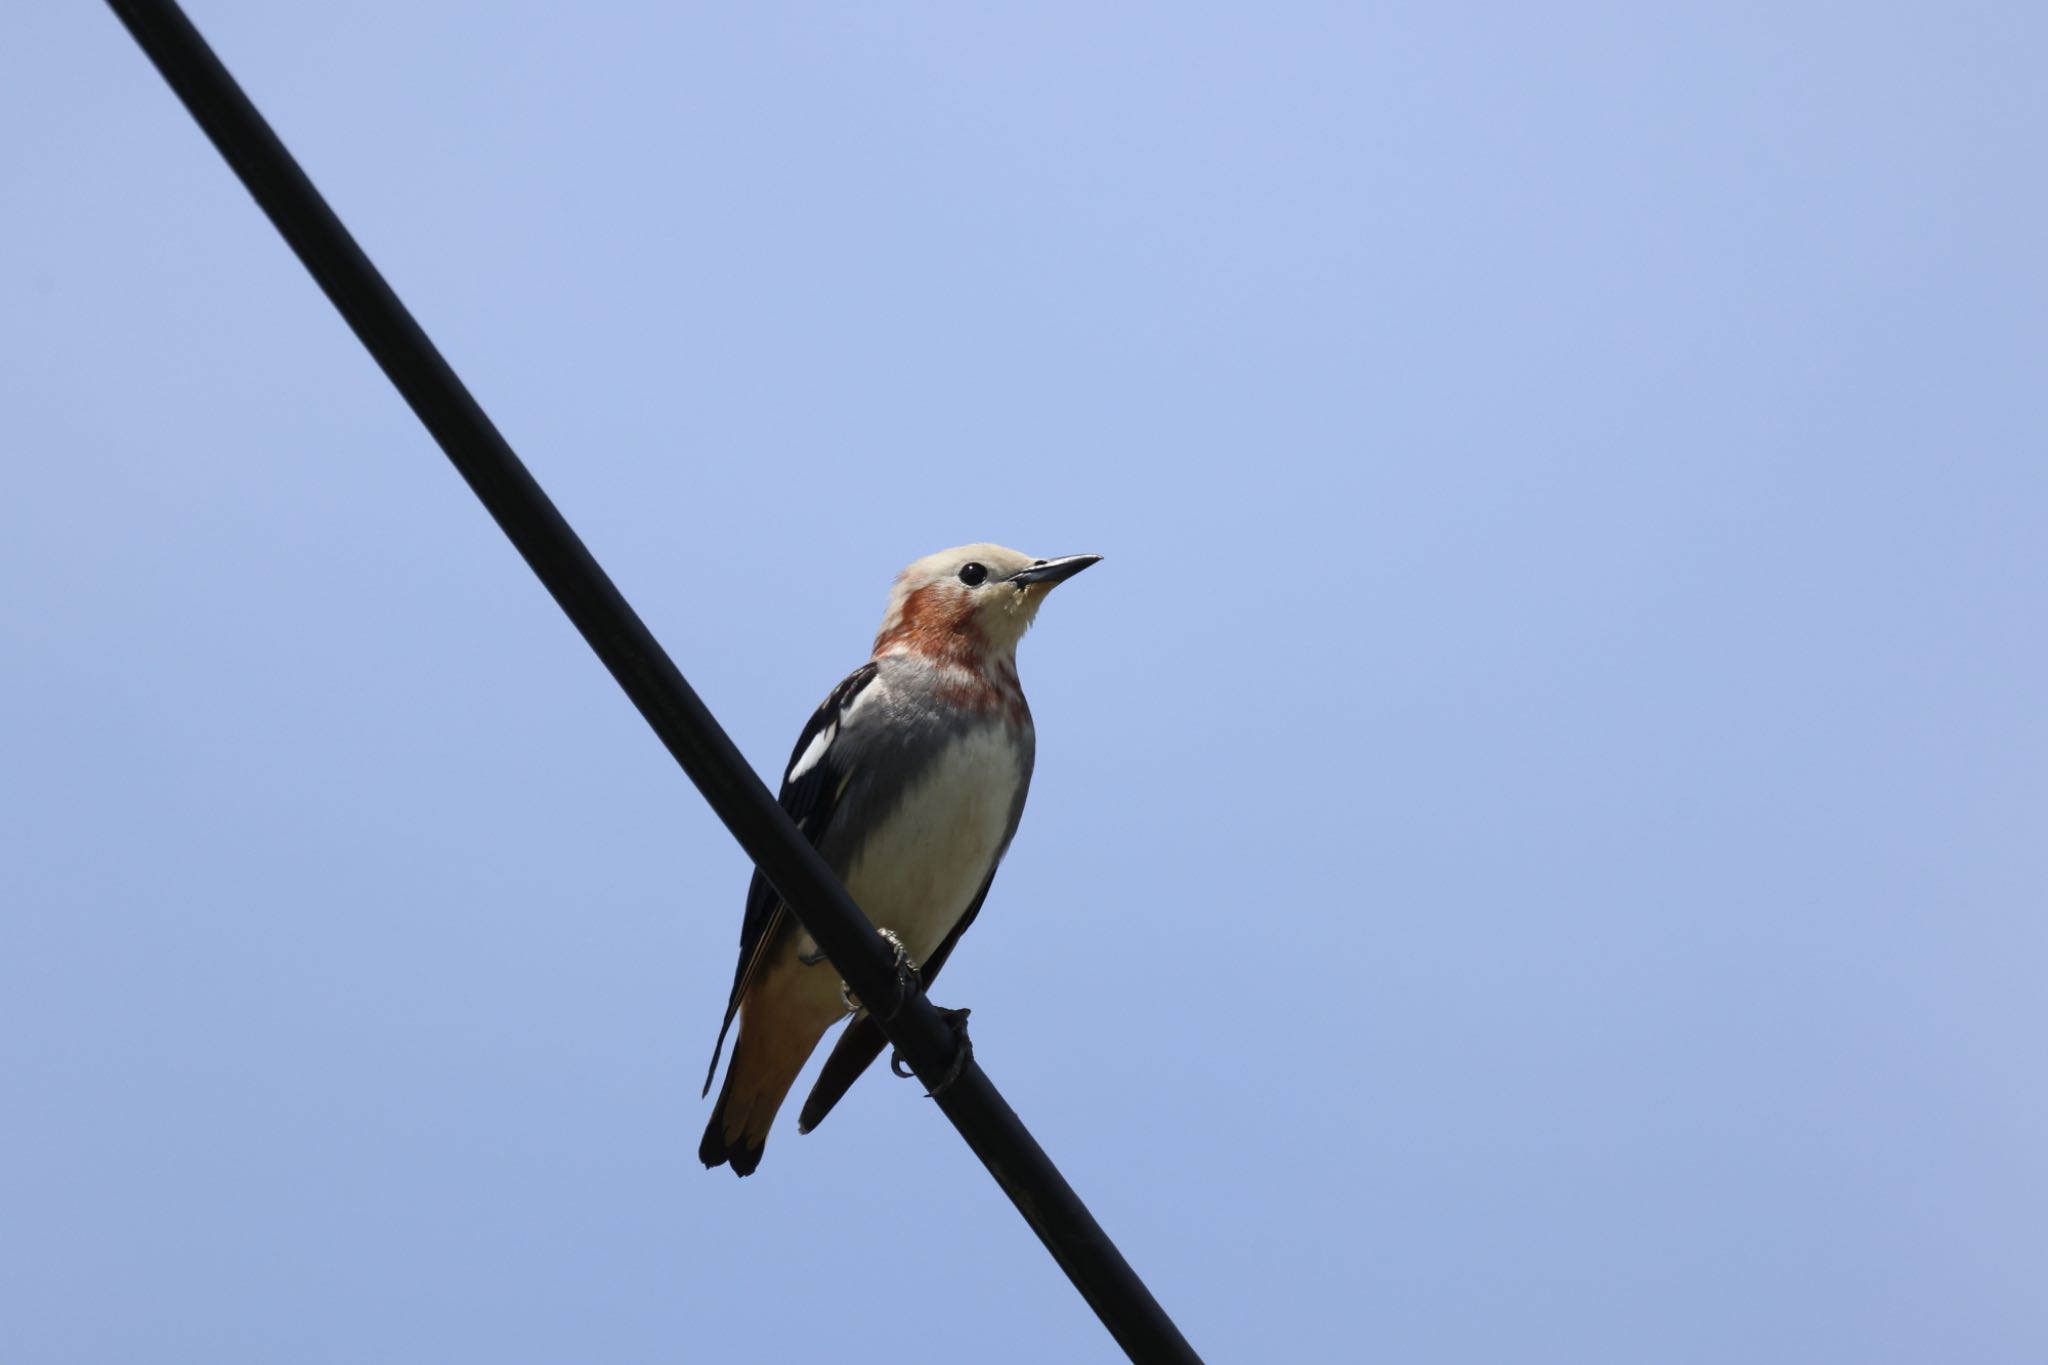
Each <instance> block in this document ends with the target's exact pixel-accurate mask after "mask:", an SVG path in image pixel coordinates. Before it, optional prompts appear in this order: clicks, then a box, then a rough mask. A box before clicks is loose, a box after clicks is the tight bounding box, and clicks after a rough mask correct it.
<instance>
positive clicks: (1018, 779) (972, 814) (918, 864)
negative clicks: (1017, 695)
mask: <svg viewBox="0 0 2048 1365" xmlns="http://www.w3.org/2000/svg"><path fill="white" fill-rule="evenodd" d="M1025 778H1026V769H1025V759H1024V755H1023V752H1022V749H1021V747H1020V745H1019V742H1018V739H1017V736H1016V735H1015V734H1014V733H1013V731H1012V727H1010V726H1008V725H1004V724H990V725H984V726H978V727H976V728H974V729H972V730H969V731H967V732H966V733H965V734H962V735H958V736H955V737H953V738H951V739H949V740H948V741H947V742H946V744H945V746H944V747H943V748H941V749H940V751H939V752H938V753H937V754H936V755H935V756H934V757H933V758H932V760H931V761H930V763H929V764H928V765H926V766H925V767H924V769H923V770H922V771H921V772H919V773H918V775H917V776H916V777H914V778H913V779H912V780H911V782H910V784H909V785H908V786H907V787H906V789H905V790H904V792H903V794H902V796H901V798H900V799H899V800H898V801H897V802H895V803H894V804H893V805H892V806H891V808H890V809H889V810H888V811H887V812H886V813H884V814H883V815H882V817H881V818H880V819H879V820H878V821H877V822H876V824H875V826H874V828H873V829H872V830H871V831H869V832H868V833H867V837H865V838H864V839H862V840H861V841H860V848H859V850H858V851H857V852H856V854H855V856H854V857H853V859H852V860H851V862H850V864H849V865H848V867H847V871H846V889H847V891H848V892H850V893H851V894H852V896H853V899H854V900H855V901H856V902H857V903H858V904H859V905H860V908H861V909H862V910H864V911H866V912H867V916H868V918H869V919H871V920H873V921H874V922H875V923H876V924H877V925H879V926H881V927H883V928H885V929H888V930H890V931H891V932H893V933H895V934H896V935H897V937H899V938H901V939H902V940H903V945H904V948H905V949H906V951H908V952H909V954H910V956H911V957H912V958H913V959H915V960H917V961H918V962H923V961H924V960H925V959H926V958H927V957H929V956H930V955H931V953H932V951H933V950H934V949H935V948H937V947H938V946H939V944H940V943H942V942H944V941H945V938H946V935H947V934H948V933H950V932H951V931H952V928H953V926H954V925H955V924H956V923H958V922H959V919H960V916H961V915H963V914H965V913H966V911H967V907H968V905H969V903H971V902H972V901H973V899H974V894H975V892H977V891H979V890H980V889H981V883H982V880H983V879H984V878H986V877H987V876H988V874H989V870H990V868H992V867H993V866H994V865H995V861H996V859H997V857H998V856H1000V855H1001V853H1002V851H1003V845H1004V842H1005V840H1007V839H1008V837H1009V835H1010V832H1011V823H1012V821H1013V820H1014V818H1015V816H1016V813H1017V808H1018V805H1019V802H1020V801H1021V798H1022V796H1023V790H1022V789H1023V785H1024V782H1025Z"/></svg>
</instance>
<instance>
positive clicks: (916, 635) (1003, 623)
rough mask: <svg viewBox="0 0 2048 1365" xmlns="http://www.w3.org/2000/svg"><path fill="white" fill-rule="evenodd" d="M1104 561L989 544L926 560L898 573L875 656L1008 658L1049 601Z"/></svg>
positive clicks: (968, 661) (969, 659)
mask: <svg viewBox="0 0 2048 1365" xmlns="http://www.w3.org/2000/svg"><path fill="white" fill-rule="evenodd" d="M1100 558H1102V556H1101V555H1065V556H1063V557H1061V558H1059V559H1033V558H1032V557H1031V556H1030V555H1027V554H1023V553H1020V552H1019V551H1016V550H1006V549H1004V548H1003V547H1002V546H1000V545H986V544H983V545H961V546H957V547H955V548H953V549H951V550H941V551H939V552H938V553H937V554H935V555H926V556H925V557H924V558H923V559H920V560H918V561H917V562H916V563H914V564H912V565H911V566H910V567H909V568H907V569H905V570H904V571H903V572H902V573H900V574H897V575H896V587H895V589H894V590H893V591H892V592H891V593H890V594H889V611H888V614H887V615H885V616H883V617H882V629H881V632H880V633H879V634H877V635H876V636H875V655H876V657H878V658H879V657H880V656H882V655H884V654H898V653H909V654H923V655H926V656H928V657H930V658H932V659H934V660H940V661H945V662H952V663H959V664H965V665H970V666H971V665H973V664H975V663H977V662H979V661H982V660H985V659H990V658H1006V657H1008V656H1009V654H1010V653H1011V652H1012V651H1013V650H1015V649H1016V647H1017V641H1018V640H1020V639H1022V638H1023V636H1024V632H1025V631H1026V630H1028V629H1030V627H1031V620H1032V618H1033V617H1034V616H1036V615H1037V614H1038V606H1039V603H1041V602H1043V601H1045V595H1046V594H1047V593H1049V592H1051V591H1052V590H1053V588H1054V586H1055V585H1057V584H1059V583H1063V582H1065V581H1066V580H1067V579H1069V578H1072V577H1073V576H1074V575H1075V574H1077V573H1079V572H1081V570H1083V569H1085V568H1087V567H1088V566H1089V565H1090V564H1093V563H1094V562H1095V561H1096V560H1098V559H1100Z"/></svg>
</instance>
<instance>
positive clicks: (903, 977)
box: [839, 929, 919, 1020]
mask: <svg viewBox="0 0 2048 1365" xmlns="http://www.w3.org/2000/svg"><path fill="white" fill-rule="evenodd" d="M875 932H876V933H878V934H880V935H881V936H882V938H883V940H884V941H886V942H887V943H888V945H889V947H890V948H892V949H893V950H894V951H895V953H896V998H895V999H894V1000H892V1001H890V1002H889V1012H888V1013H887V1014H884V1015H882V1016H881V1017H882V1018H883V1019H885V1020H886V1019H894V1018H895V1017H896V1016H897V1014H898V1013H900V1012H901V1011H902V1009H903V1002H904V1001H906V1000H908V999H909V998H910V996H911V993H912V992H914V991H916V990H917V988H918V981H919V978H918V974H917V973H918V966H917V963H915V962H913V961H912V960H911V958H910V950H909V949H907V948H905V947H904V946H903V940H902V939H900V938H898V937H896V935H895V933H894V932H893V931H891V930H888V929H877V930H875ZM839 998H840V999H841V1000H842V1001H844V1002H845V1004H846V1008H847V1009H849V1010H857V1009H859V1008H861V1003H860V997H859V996H857V995H855V994H854V993H853V992H852V991H851V990H848V989H847V986H846V983H845V982H844V981H842V982H840V983H839Z"/></svg>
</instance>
